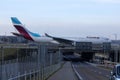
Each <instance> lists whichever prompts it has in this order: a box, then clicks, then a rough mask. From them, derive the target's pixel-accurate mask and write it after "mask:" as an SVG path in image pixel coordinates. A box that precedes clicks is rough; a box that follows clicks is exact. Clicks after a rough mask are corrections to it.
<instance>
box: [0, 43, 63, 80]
mask: <svg viewBox="0 0 120 80" xmlns="http://www.w3.org/2000/svg"><path fill="white" fill-rule="evenodd" d="M9 49H10V50H9ZM11 50H13V51H12V52H11ZM9 53H10V55H11V54H12V53H15V54H14V55H15V56H13V54H12V59H9V57H10V55H9ZM8 55H9V57H6V56H8ZM0 56H1V57H0V80H45V79H46V78H47V77H48V76H50V75H51V74H52V73H53V72H55V71H56V70H57V69H59V68H60V67H61V52H60V50H57V51H55V52H52V51H49V50H48V48H47V46H46V45H39V46H38V47H37V48H30V47H29V48H26V49H25V48H19V47H17V48H14V49H12V47H11V48H10V47H9V48H6V47H5V48H4V47H1V49H0Z"/></svg>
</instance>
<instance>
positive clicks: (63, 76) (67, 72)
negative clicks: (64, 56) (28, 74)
mask: <svg viewBox="0 0 120 80" xmlns="http://www.w3.org/2000/svg"><path fill="white" fill-rule="evenodd" d="M47 80H77V77H76V75H75V73H74V71H73V69H72V66H71V63H70V62H66V63H65V64H64V65H63V67H62V68H61V69H60V70H58V71H57V72H56V73H55V74H53V75H52V76H51V77H49V78H48V79H47Z"/></svg>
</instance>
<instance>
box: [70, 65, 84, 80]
mask: <svg viewBox="0 0 120 80" xmlns="http://www.w3.org/2000/svg"><path fill="white" fill-rule="evenodd" d="M72 67H73V70H74V71H75V74H76V75H77V77H78V78H79V80H83V78H82V77H81V76H80V74H79V73H78V72H77V70H76V69H75V66H74V65H73V64H72Z"/></svg>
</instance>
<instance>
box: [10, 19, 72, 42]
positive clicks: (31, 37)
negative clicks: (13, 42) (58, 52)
mask: <svg viewBox="0 0 120 80" xmlns="http://www.w3.org/2000/svg"><path fill="white" fill-rule="evenodd" d="M11 20H12V23H13V26H14V27H15V28H16V29H17V31H18V32H19V33H16V32H12V34H13V35H16V36H22V37H24V38H25V39H28V40H31V41H35V42H50V43H56V44H59V43H65V44H72V43H73V41H72V40H68V39H63V38H58V37H53V36H50V35H48V34H47V33H45V36H41V35H40V34H37V33H33V32H31V31H29V30H28V29H27V28H25V26H24V25H23V24H22V23H21V22H20V21H19V20H18V19H17V18H16V17H11Z"/></svg>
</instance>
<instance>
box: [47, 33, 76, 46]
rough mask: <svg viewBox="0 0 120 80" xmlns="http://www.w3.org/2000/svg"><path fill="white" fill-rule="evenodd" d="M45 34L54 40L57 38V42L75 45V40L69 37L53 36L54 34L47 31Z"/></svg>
mask: <svg viewBox="0 0 120 80" xmlns="http://www.w3.org/2000/svg"><path fill="white" fill-rule="evenodd" d="M45 35H46V36H47V37H50V38H52V39H53V40H55V41H57V42H59V43H64V44H70V45H73V42H74V41H73V40H69V39H64V38H58V37H53V36H50V35H48V34H47V33H45Z"/></svg>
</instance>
